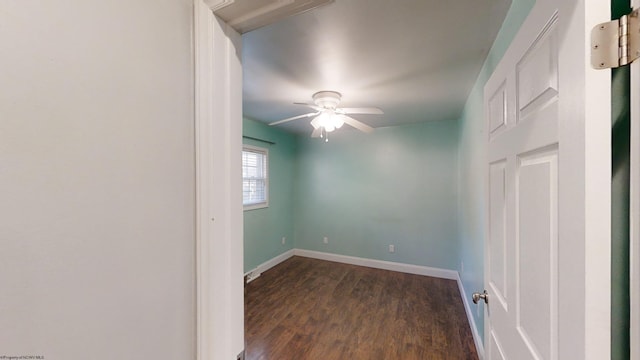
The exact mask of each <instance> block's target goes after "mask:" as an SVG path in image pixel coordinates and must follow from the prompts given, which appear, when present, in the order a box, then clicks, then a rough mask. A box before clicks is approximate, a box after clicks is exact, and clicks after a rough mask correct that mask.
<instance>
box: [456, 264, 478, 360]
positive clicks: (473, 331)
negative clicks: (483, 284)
mask: <svg viewBox="0 0 640 360" xmlns="http://www.w3.org/2000/svg"><path fill="white" fill-rule="evenodd" d="M456 281H457V282H458V289H459V290H460V297H462V303H463V304H464V311H465V312H466V313H467V319H468V320H469V327H470V328H471V334H472V335H473V342H474V343H475V344H476V351H477V352H478V357H479V358H480V360H484V345H483V343H482V338H481V337H480V333H479V332H478V328H477V327H476V321H475V320H474V317H473V313H472V312H471V304H470V303H469V299H470V298H469V297H468V296H467V293H466V292H465V291H464V286H462V279H460V274H458V273H456Z"/></svg>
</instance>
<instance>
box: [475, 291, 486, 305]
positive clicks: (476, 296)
mask: <svg viewBox="0 0 640 360" xmlns="http://www.w3.org/2000/svg"><path fill="white" fill-rule="evenodd" d="M471 299H473V303H474V304H477V303H478V301H480V299H482V300H484V303H485V304H488V303H489V293H488V292H487V290H485V291H484V292H483V293H482V294H480V293H478V292H474V293H473V294H472V295H471Z"/></svg>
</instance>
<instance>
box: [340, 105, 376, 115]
mask: <svg viewBox="0 0 640 360" xmlns="http://www.w3.org/2000/svg"><path fill="white" fill-rule="evenodd" d="M338 111H339V112H341V113H343V114H366V115H379V114H384V112H383V111H382V110H380V109H378V108H376V107H366V108H339V109H338Z"/></svg>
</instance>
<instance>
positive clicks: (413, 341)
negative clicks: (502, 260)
mask: <svg viewBox="0 0 640 360" xmlns="http://www.w3.org/2000/svg"><path fill="white" fill-rule="evenodd" d="M245 341H246V359H247V360H256V359H272V360H288V359H296V360H298V359H300V360H303V359H310V360H315V359H319V360H320V359H321V360H331V359H363V360H371V359H381V360H388V359H403V360H405V359H406V360H411V359H416V360H418V359H419V360H423V359H453V360H456V359H465V360H466V359H470V360H473V359H478V356H477V354H476V350H475V345H474V342H473V337H472V335H471V330H470V329H469V325H468V322H467V319H466V314H465V311H464V307H463V304H462V300H461V299H460V294H459V292H458V287H457V284H456V282H455V281H453V280H446V279H438V278H432V277H427V276H420V275H412V274H405V273H399V272H392V271H386V270H380V269H372V268H366V267H359V266H354V265H347V264H340V263H334V262H329V261H322V260H316V259H309V258H302V257H297V256H296V257H292V258H290V259H288V260H287V261H284V262H283V263H281V264H279V265H277V266H275V267H273V268H272V269H270V270H269V271H266V272H265V273H264V274H262V276H260V277H259V278H257V279H256V280H254V281H252V282H251V283H249V284H247V285H246V287H245Z"/></svg>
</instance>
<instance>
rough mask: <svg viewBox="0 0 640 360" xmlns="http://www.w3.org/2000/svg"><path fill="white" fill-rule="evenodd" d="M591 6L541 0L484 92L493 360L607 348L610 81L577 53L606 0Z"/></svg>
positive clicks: (581, 355) (587, 354)
mask: <svg viewBox="0 0 640 360" xmlns="http://www.w3.org/2000/svg"><path fill="white" fill-rule="evenodd" d="M587 3H588V4H587ZM587 3H585V2H580V1H578V0H567V1H563V2H557V1H554V0H537V1H536V3H535V6H534V8H533V9H532V11H531V13H530V15H529V16H528V17H527V19H526V20H525V22H524V23H523V26H522V28H521V29H520V31H519V32H518V34H517V35H516V37H515V38H514V40H513V42H512V43H511V45H510V47H509V49H508V50H507V52H506V53H505V55H504V57H503V59H502V61H501V62H500V63H499V64H498V66H497V68H496V70H495V71H494V73H493V74H492V76H491V78H490V79H489V80H488V81H487V83H486V85H485V89H484V95H485V96H484V105H485V128H486V130H487V131H486V132H485V133H486V134H487V135H486V145H487V157H486V162H485V169H486V197H485V198H486V202H487V203H486V206H487V208H486V213H487V219H486V224H487V226H486V234H485V239H486V241H485V284H486V288H487V290H488V292H489V299H490V301H489V303H488V305H487V306H486V307H485V316H486V320H485V339H487V342H486V343H485V346H486V348H485V354H486V357H487V358H488V359H518V360H527V359H549V360H557V359H570V358H571V359H602V358H606V356H605V355H603V354H607V353H608V352H609V349H610V348H609V344H610V342H609V339H608V338H607V337H606V336H601V335H600V336H596V334H602V333H603V332H604V331H606V329H607V326H608V325H607V324H608V321H609V320H608V318H607V314H609V311H610V308H609V303H607V302H606V301H605V300H606V298H608V294H607V289H609V288H610V286H609V285H610V279H609V270H610V263H609V261H610V255H609V254H608V253H607V252H606V251H604V250H603V249H606V248H607V243H608V242H609V243H610V238H607V236H606V235H605V234H606V229H607V219H609V218H610V213H609V212H608V209H609V208H610V207H609V206H606V204H607V199H609V198H608V193H609V189H610V184H609V185H608V184H607V183H603V182H602V179H609V178H610V176H608V174H607V171H610V168H611V167H610V162H607V160H606V159H609V158H610V157H609V155H610V152H609V151H610V141H609V142H608V143H607V141H608V140H607V139H609V138H610V134H607V133H606V132H602V131H601V130H600V129H601V128H603V127H607V126H608V123H606V121H605V124H604V125H603V124H602V120H603V119H604V120H606V119H607V117H606V115H605V116H603V114H608V113H610V110H608V109H610V104H609V98H610V97H609V89H607V88H606V86H608V85H607V84H609V79H608V76H607V73H604V72H601V73H598V74H597V75H596V73H594V72H595V71H596V70H591V69H588V68H587V66H588V61H587V60H588V59H587V57H586V54H587V53H588V51H589V49H587V48H584V47H583V46H584V44H585V43H587V41H586V38H587V35H586V34H587V31H586V28H587V27H588V26H587V25H586V23H587V22H588V21H590V20H587V19H588V18H589V17H591V14H592V13H593V14H595V13H598V14H600V15H603V16H606V15H607V14H606V9H608V1H604V0H592V1H589V2H587ZM603 9H605V11H603ZM605 20H606V19H605ZM603 21H604V20H603ZM594 25H595V24H594ZM596 183H597V184H599V190H598V191H594V190H592V189H593V185H595V184H596ZM608 186H609V187H608ZM597 204H602V206H598V205H597ZM609 204H610V202H609ZM561 219H564V220H563V221H564V222H562V223H561V222H560V220H561ZM588 219H598V221H587V220H588ZM563 234H564V235H563ZM596 234H597V236H596ZM596 237H597V242H596ZM561 239H562V240H561ZM596 249H598V250H597V251H596ZM560 279H563V282H562V283H563V287H562V288H560V286H559V284H560V283H561V282H560ZM595 288H598V289H601V290H602V291H604V294H603V293H600V292H594V291H593V290H591V289H595ZM585 295H586V296H585ZM561 309H562V311H561Z"/></svg>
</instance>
